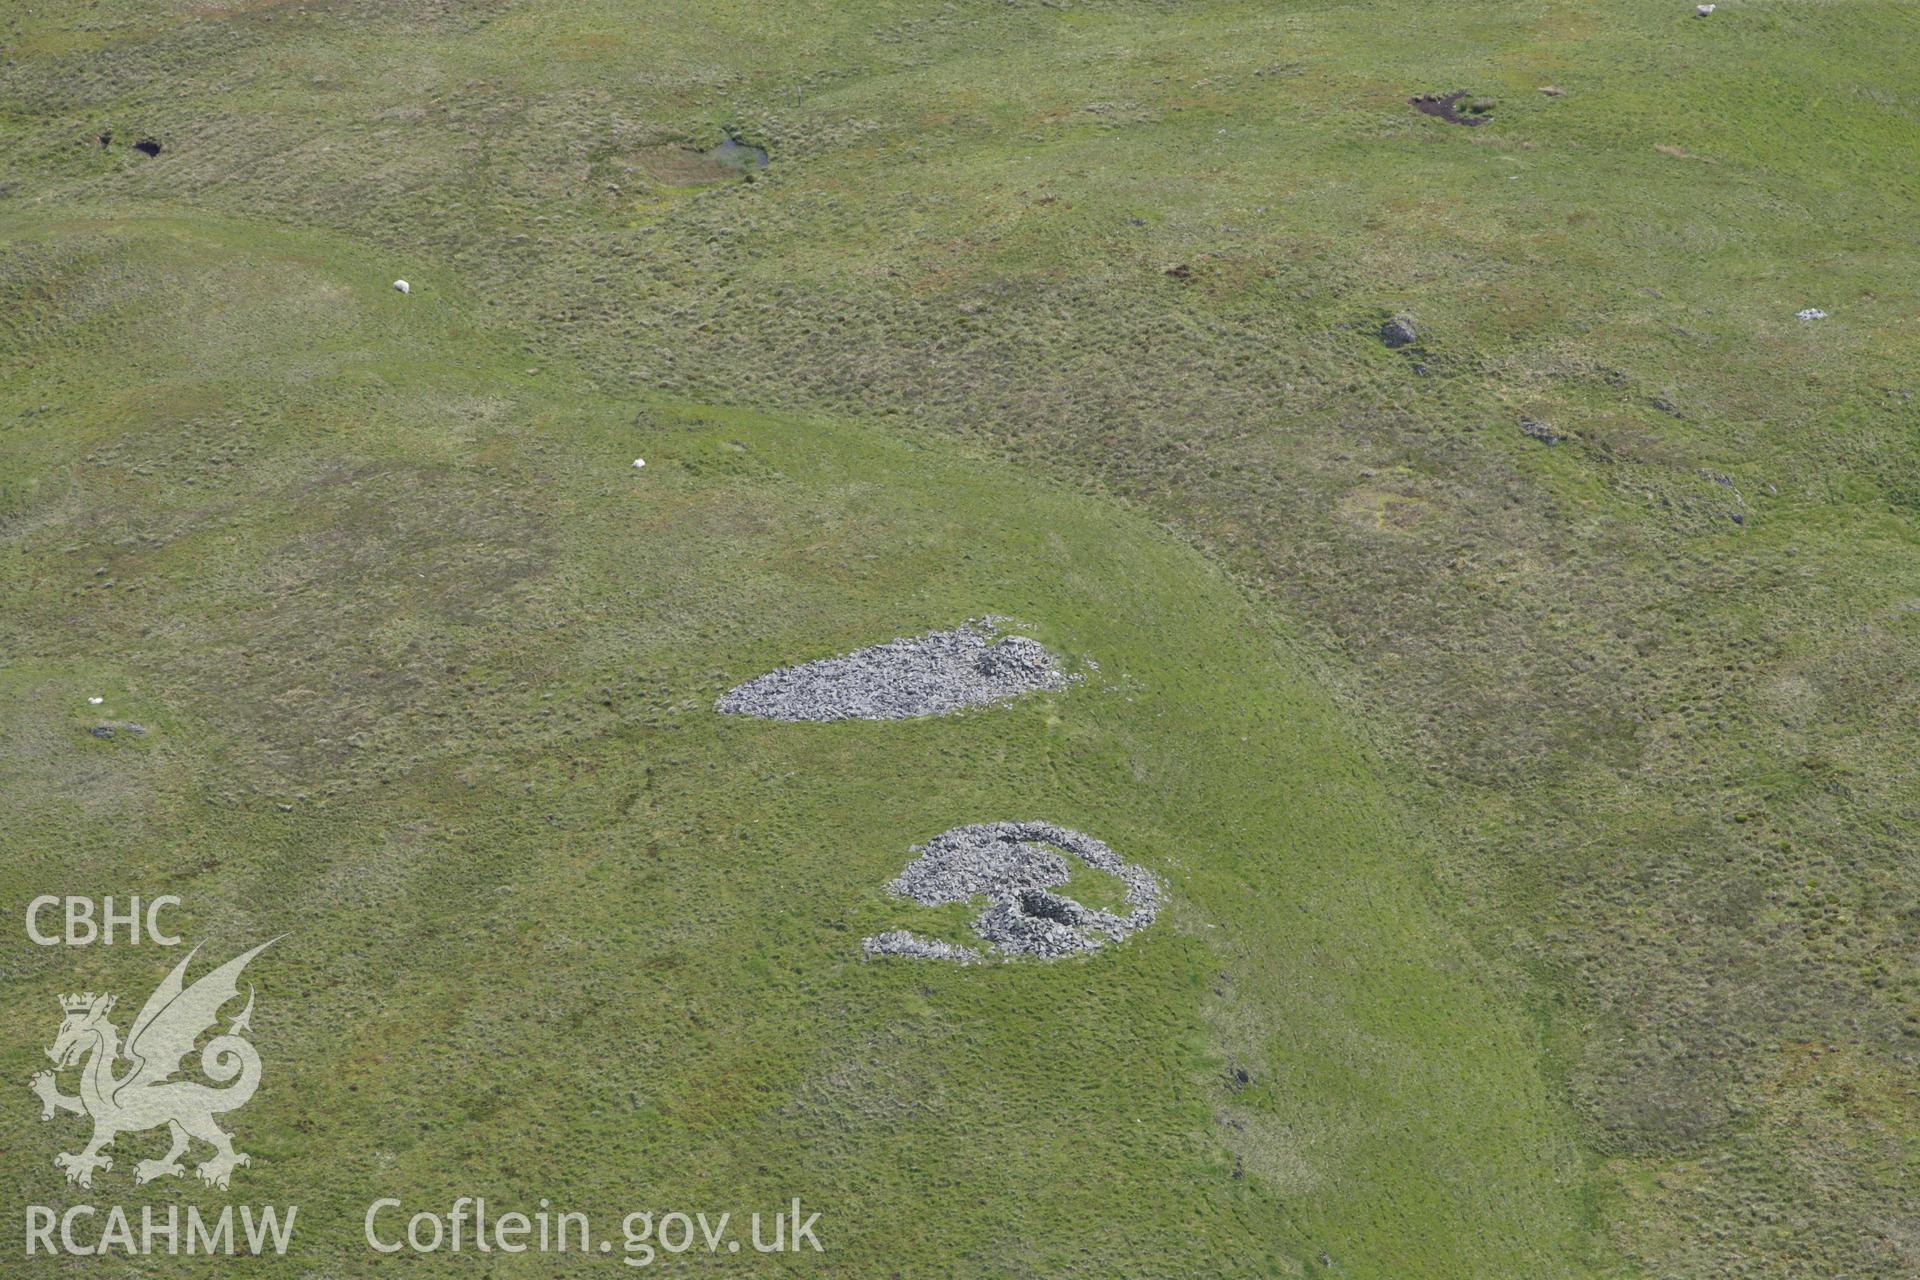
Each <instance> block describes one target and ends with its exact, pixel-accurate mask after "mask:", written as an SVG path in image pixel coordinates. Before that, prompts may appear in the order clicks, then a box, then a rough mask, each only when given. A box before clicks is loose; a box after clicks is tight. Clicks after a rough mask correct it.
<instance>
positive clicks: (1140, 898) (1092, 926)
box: [861, 822, 1162, 963]
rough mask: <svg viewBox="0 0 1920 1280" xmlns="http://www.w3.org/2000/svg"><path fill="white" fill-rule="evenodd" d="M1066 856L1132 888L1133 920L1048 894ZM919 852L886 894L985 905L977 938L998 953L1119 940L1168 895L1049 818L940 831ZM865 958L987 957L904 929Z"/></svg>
mask: <svg viewBox="0 0 1920 1280" xmlns="http://www.w3.org/2000/svg"><path fill="white" fill-rule="evenodd" d="M1061 850H1065V851H1066V852H1068V853H1071V854H1073V855H1074V856H1075V857H1077V858H1079V859H1080V860H1081V861H1082V862H1084V863H1086V864H1087V865H1088V866H1089V867H1092V868H1094V869H1095V870H1097V871H1104V872H1106V873H1107V874H1109V875H1111V876H1114V877H1116V878H1117V879H1118V880H1119V881H1120V882H1121V884H1123V885H1124V886H1125V887H1126V903H1127V914H1125V915H1124V916H1122V915H1115V914H1114V913H1112V912H1110V911H1097V910H1094V909H1093V908H1091V907H1085V906H1082V905H1081V904H1080V903H1078V902H1075V901H1074V900H1073V899H1072V898H1068V897H1064V896H1062V895H1060V894H1057V893H1050V892H1048V890H1049V889H1052V888H1054V887H1057V886H1059V885H1063V884H1065V883H1066V882H1067V879H1068V877H1069V876H1070V875H1071V874H1072V872H1071V868H1070V867H1069V866H1068V864H1067V860H1066V859H1065V858H1063V857H1062V856H1061V855H1060V851H1061ZM915 852H916V853H918V854H919V855H920V856H919V857H917V858H915V859H914V860H913V861H912V862H911V863H909V864H907V868H906V870H904V871H902V872H901V873H900V875H899V876H898V877H896V878H895V879H894V880H892V881H891V882H889V883H888V885H887V892H889V893H891V894H893V895H894V896H895V897H900V898H906V899H909V900H911V901H913V902H917V903H919V904H920V905H921V906H923V907H937V906H943V905H945V904H948V903H953V902H966V901H968V900H970V899H973V898H981V897H984V898H986V899H987V908H986V910H984V911H982V912H981V913H980V916H979V918H978V919H976V920H975V921H974V923H973V929H974V932H975V933H977V934H979V935H980V936H981V937H982V938H984V939H985V940H986V941H988V942H990V943H992V944H993V950H994V951H996V952H998V953H999V954H1000V955H1001V956H1003V957H1007V958H1012V957H1015V956H1033V957H1037V958H1039V959H1043V960H1057V959H1059V958H1060V957H1061V956H1068V955H1075V954H1078V953H1080V952H1084V951H1093V950H1095V949H1097V948H1099V947H1101V946H1102V945H1104V944H1105V943H1107V942H1109V941H1111V942H1118V941H1121V940H1122V939H1124V938H1126V937H1127V936H1128V935H1129V934H1132V933H1136V932H1138V931H1139V930H1141V929H1144V928H1146V927H1147V926H1148V925H1150V924H1152V923H1153V921H1154V917H1155V916H1157V915H1158V914H1159V910H1160V899H1161V897H1162V889H1161V885H1160V882H1159V881H1158V880H1157V879H1155V877H1154V875H1153V873H1152V872H1150V871H1148V870H1146V869H1145V868H1143V867H1137V866H1134V865H1133V864H1132V863H1129V862H1123V861H1121V859H1120V857H1119V855H1118V854H1116V853H1114V851H1113V850H1112V849H1109V848H1108V847H1107V846H1106V845H1104V844H1102V843H1100V841H1098V840H1095V839H1094V838H1093V837H1092V836H1089V835H1083V834H1082V833H1080V832H1078V831H1072V830H1069V829H1068V828H1066V827H1061V826H1055V825H1054V824H1053V823H1050V822H981V823H975V824H973V825H972V826H966V827H955V828H954V829H953V830H951V831H944V832H942V833H941V834H939V835H937V836H935V837H934V838H933V839H931V840H929V841H927V843H926V844H924V845H921V846H919V847H917V848H916V849H915ZM861 949H862V951H863V952H864V953H865V954H866V955H867V956H868V957H873V956H880V955H898V956H912V957H915V958H919V959H939V960H958V961H961V962H962V963H970V962H974V961H977V960H980V959H983V958H984V957H982V956H981V955H980V954H979V953H978V952H975V951H973V950H972V949H971V948H968V947H955V946H953V945H952V944H949V943H944V942H938V941H934V940H932V939H927V938H922V937H920V936H919V935H917V934H914V933H911V932H908V931H906V930H898V931H895V932H893V933H883V934H880V935H879V936H877V937H872V938H868V939H866V940H865V942H864V943H862V944H861Z"/></svg>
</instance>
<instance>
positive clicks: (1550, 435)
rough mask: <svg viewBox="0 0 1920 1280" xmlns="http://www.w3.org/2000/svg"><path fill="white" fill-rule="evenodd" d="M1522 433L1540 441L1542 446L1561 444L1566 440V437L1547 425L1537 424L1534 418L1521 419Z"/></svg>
mask: <svg viewBox="0 0 1920 1280" xmlns="http://www.w3.org/2000/svg"><path fill="white" fill-rule="evenodd" d="M1520 431H1521V434H1523V435H1526V436H1529V437H1531V438H1532V439H1535V440H1538V441H1539V442H1540V443H1541V444H1547V445H1553V444H1559V443H1560V442H1561V441H1562V440H1565V439H1566V437H1565V436H1563V435H1561V434H1560V433H1559V432H1558V431H1555V430H1554V429H1553V428H1552V427H1550V426H1548V425H1547V424H1546V423H1544V422H1536V421H1534V420H1533V419H1532V418H1522V419H1520Z"/></svg>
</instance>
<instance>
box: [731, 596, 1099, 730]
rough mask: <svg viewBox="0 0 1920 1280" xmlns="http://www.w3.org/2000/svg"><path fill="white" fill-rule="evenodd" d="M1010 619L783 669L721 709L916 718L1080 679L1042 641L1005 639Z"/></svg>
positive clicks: (789, 716)
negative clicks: (1003, 628) (1004, 629)
mask: <svg viewBox="0 0 1920 1280" xmlns="http://www.w3.org/2000/svg"><path fill="white" fill-rule="evenodd" d="M1003 621H1004V620H1003V619H998V618H981V619H975V620H972V621H969V622H967V623H966V624H965V625H964V626H961V627H958V628H956V629H954V630H952V631H929V632H928V633H927V634H925V635H922V636H913V637H911V638H906V639H899V640H890V641H888V642H887V643H886V644H877V645H874V646H873V647H872V648H868V649H860V650H858V651H856V652H854V653H849V654H843V655H842V656H840V657H837V658H822V659H820V660H819V661H817V662H805V663H801V664H800V665H799V666H796V667H781V668H780V669H779V670H777V671H770V672H768V673H767V674H766V675H763V676H758V677H756V678H755V679H752V680H749V681H747V682H746V683H745V684H742V685H737V686H735V687H734V688H732V689H729V690H728V691H727V692H726V693H724V694H722V695H721V697H720V700H719V702H718V703H716V704H715V705H716V706H717V708H718V709H719V711H720V712H721V713H722V714H723V715H731V716H758V717H760V718H761V719H765V720H812V721H822V720H910V719H912V718H914V717H916V716H937V715H945V714H947V713H949V712H953V711H959V710H962V709H964V708H966V707H978V706H985V705H988V704H990V703H995V702H1005V701H1006V700H1008V699H1009V698H1017V697H1019V696H1020V695H1021V694H1023V693H1032V692H1034V691H1036V690H1040V689H1060V688H1064V687H1065V686H1067V685H1068V684H1071V683H1072V682H1073V681H1074V679H1076V677H1073V676H1069V675H1067V674H1066V673H1065V672H1063V671H1062V670H1061V669H1060V665H1059V662H1058V661H1057V660H1056V659H1055V658H1054V656H1053V654H1051V653H1049V652H1048V651H1047V649H1046V647H1045V646H1044V645H1042V644H1041V643H1040V642H1039V641H1037V640H1031V639H1028V638H1027V637H1026V636H1018V635H1006V636H1003V635H1000V627H1001V625H1002V623H1003Z"/></svg>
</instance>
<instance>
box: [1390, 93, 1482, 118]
mask: <svg viewBox="0 0 1920 1280" xmlns="http://www.w3.org/2000/svg"><path fill="white" fill-rule="evenodd" d="M1466 96H1467V91H1466V90H1465V89H1461V90H1459V91H1457V92H1454V93H1421V94H1415V95H1414V96H1413V97H1411V98H1408V99H1407V101H1408V102H1410V103H1412V104H1413V105H1414V107H1415V108H1416V109H1418V110H1419V112H1420V113H1421V114H1422V115H1429V116H1433V117H1434V118H1435V119H1439V120H1445V121H1447V122H1448V123H1449V124H1464V125H1468V126H1473V125H1481V124H1485V123H1486V122H1487V121H1489V120H1491V119H1492V118H1493V117H1492V116H1490V115H1488V114H1487V113H1488V112H1489V111H1491V110H1492V109H1493V107H1492V104H1490V103H1485V102H1482V101H1481V100H1479V99H1475V100H1474V101H1473V102H1471V103H1469V104H1468V105H1467V110H1466V112H1464V113H1463V112H1462V111H1461V110H1460V100H1461V99H1462V98H1464V97H1466Z"/></svg>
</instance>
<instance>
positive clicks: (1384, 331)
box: [1380, 316, 1420, 351]
mask: <svg viewBox="0 0 1920 1280" xmlns="http://www.w3.org/2000/svg"><path fill="white" fill-rule="evenodd" d="M1419 340H1420V331H1419V330H1417V329H1415V328H1414V327H1413V320H1412V318H1411V317H1409V316H1395V317H1394V318H1393V319H1391V320H1389V321H1387V322H1386V323H1385V324H1383V325H1381V326H1380V341H1382V342H1384V343H1386V344H1387V346H1389V347H1391V348H1392V349H1394V350H1395V351H1398V350H1399V349H1400V348H1401V347H1405V346H1411V345H1412V344H1413V343H1415V342H1418V341H1419Z"/></svg>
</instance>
